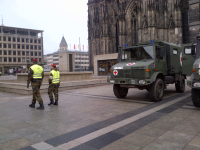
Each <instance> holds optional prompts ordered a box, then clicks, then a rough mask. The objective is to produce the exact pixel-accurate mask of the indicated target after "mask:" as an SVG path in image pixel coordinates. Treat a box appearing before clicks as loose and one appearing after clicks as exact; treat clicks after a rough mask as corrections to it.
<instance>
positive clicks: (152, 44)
mask: <svg viewBox="0 0 200 150" xmlns="http://www.w3.org/2000/svg"><path fill="white" fill-rule="evenodd" d="M191 46H192V44H182V45H175V44H173V43H168V42H164V41H158V40H154V41H152V40H151V41H149V42H144V43H140V44H137V45H134V46H132V47H128V48H125V49H123V50H122V51H121V50H119V51H118V63H117V64H116V65H114V66H112V67H111V72H112V73H111V76H110V77H108V79H107V82H108V83H110V84H113V92H114V95H115V96H116V97H117V98H124V97H126V96H127V93H128V89H129V88H138V89H139V90H143V89H146V90H147V91H149V93H150V98H151V100H152V101H160V100H162V98H163V94H164V89H166V88H167V85H168V84H174V83H175V88H176V91H177V92H178V93H182V92H184V90H185V79H186V75H188V74H191V73H192V71H191V67H192V65H193V62H194V55H192V54H191V53H190V50H191Z"/></svg>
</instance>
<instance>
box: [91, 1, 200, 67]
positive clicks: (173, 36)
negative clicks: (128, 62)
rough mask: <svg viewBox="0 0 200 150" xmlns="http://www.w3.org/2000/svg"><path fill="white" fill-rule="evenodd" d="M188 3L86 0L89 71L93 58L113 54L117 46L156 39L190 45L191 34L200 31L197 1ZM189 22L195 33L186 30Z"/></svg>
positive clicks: (195, 33)
mask: <svg viewBox="0 0 200 150" xmlns="http://www.w3.org/2000/svg"><path fill="white" fill-rule="evenodd" d="M192 1H193V3H191V2H189V0H88V43H89V55H90V68H93V67H94V56H95V55H104V54H111V53H117V52H118V47H119V46H120V47H122V48H124V47H125V45H126V46H132V45H134V44H137V43H140V42H144V41H150V40H156V39H159V40H163V41H167V42H171V43H175V44H182V43H189V42H192V40H195V37H191V35H192V36H196V35H197V34H198V33H199V30H200V28H199V26H200V24H198V21H200V18H199V0H192ZM190 6H192V7H191V8H190ZM190 9H191V11H190ZM190 12H191V14H192V13H193V15H191V17H193V20H192V21H193V22H190V20H189V18H190V17H189V15H190ZM194 20H196V21H194ZM194 22H197V24H195V23H194ZM192 23H193V24H195V25H194V26H195V31H194V30H193V29H190V24H192Z"/></svg>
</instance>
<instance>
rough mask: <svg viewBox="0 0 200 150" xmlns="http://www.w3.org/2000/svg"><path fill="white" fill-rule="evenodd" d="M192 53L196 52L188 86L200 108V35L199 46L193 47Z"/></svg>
mask: <svg viewBox="0 0 200 150" xmlns="http://www.w3.org/2000/svg"><path fill="white" fill-rule="evenodd" d="M191 51H196V54H195V62H194V64H193V69H192V72H193V73H192V75H191V77H190V80H188V81H187V85H188V86H189V87H191V88H192V89H191V94H192V102H193V104H194V106H196V107H200V35H198V36H197V44H196V45H194V46H192V48H191Z"/></svg>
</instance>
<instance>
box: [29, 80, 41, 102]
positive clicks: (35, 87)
mask: <svg viewBox="0 0 200 150" xmlns="http://www.w3.org/2000/svg"><path fill="white" fill-rule="evenodd" d="M41 84H42V81H35V82H31V86H32V89H33V100H32V104H35V103H36V100H37V101H38V103H39V104H43V100H42V97H41V95H40V86H41Z"/></svg>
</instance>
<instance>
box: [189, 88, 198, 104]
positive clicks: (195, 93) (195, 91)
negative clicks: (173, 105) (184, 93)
mask: <svg viewBox="0 0 200 150" xmlns="http://www.w3.org/2000/svg"><path fill="white" fill-rule="evenodd" d="M199 92H200V90H199V89H192V90H191V94H192V102H193V104H194V106H195V107H200V95H199Z"/></svg>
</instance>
